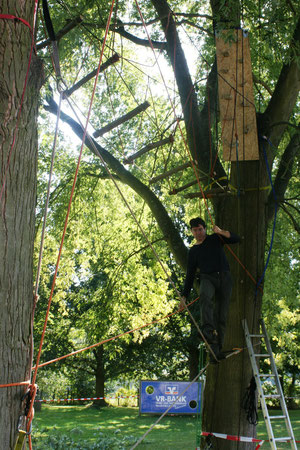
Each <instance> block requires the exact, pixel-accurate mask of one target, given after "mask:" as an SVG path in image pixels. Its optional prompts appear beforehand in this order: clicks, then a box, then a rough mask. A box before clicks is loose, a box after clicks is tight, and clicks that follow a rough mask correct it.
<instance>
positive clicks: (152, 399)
mask: <svg viewBox="0 0 300 450" xmlns="http://www.w3.org/2000/svg"><path fill="white" fill-rule="evenodd" d="M171 405H172V407H171V409H170V411H168V413H167V414H196V413H199V412H200V410H201V383H199V382H195V383H192V384H190V382H188V381H141V382H140V413H141V414H144V413H148V414H162V413H163V412H165V411H166V410H167V409H168V408H169V407H170V406H171Z"/></svg>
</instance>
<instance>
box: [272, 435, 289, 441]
mask: <svg viewBox="0 0 300 450" xmlns="http://www.w3.org/2000/svg"><path fill="white" fill-rule="evenodd" d="M291 439H292V438H291V437H290V436H288V437H278V438H274V441H278V442H284V441H291Z"/></svg>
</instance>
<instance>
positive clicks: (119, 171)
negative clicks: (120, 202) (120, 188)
mask: <svg viewBox="0 0 300 450" xmlns="http://www.w3.org/2000/svg"><path fill="white" fill-rule="evenodd" d="M47 101H48V105H44V108H45V109H46V111H49V112H51V113H52V114H57V112H58V106H57V104H56V102H55V101H54V100H53V98H52V97H48V98H47ZM60 117H61V120H63V121H64V122H66V123H67V124H68V125H69V126H70V127H71V129H72V130H73V132H74V133H75V134H76V135H77V136H78V137H79V138H80V139H82V138H83V128H82V126H81V125H80V124H79V123H78V122H76V121H75V120H74V119H72V118H71V117H70V116H68V115H67V114H65V113H64V112H62V111H61V113H60ZM85 145H86V146H87V147H88V148H89V150H90V151H91V152H92V153H94V155H95V156H97V158H100V160H101V161H103V162H104V163H105V164H106V165H107V166H108V167H109V168H110V171H112V172H113V173H114V174H115V175H116V176H118V177H119V179H120V181H121V182H122V183H124V184H126V185H127V186H129V187H131V188H132V189H133V190H134V191H135V192H136V193H137V194H138V195H139V196H140V197H141V198H142V199H143V200H144V201H145V202H146V204H147V205H148V207H149V208H150V210H151V212H152V214H153V215H154V217H155V219H156V221H157V223H158V226H159V228H160V230H161V232H162V234H163V236H165V239H166V242H167V243H168V246H169V248H170V250H171V252H172V253H173V255H174V258H175V260H176V262H177V263H178V264H179V266H180V267H181V268H182V269H183V270H185V269H186V262H187V253H188V249H187V248H186V246H185V244H184V242H183V240H182V238H181V236H180V234H179V232H178V230H177V229H176V227H175V226H174V224H173V221H172V220H171V218H170V217H169V215H168V213H167V211H166V209H165V207H164V206H163V204H162V203H161V202H160V201H159V199H158V198H157V197H156V195H155V194H154V193H153V192H152V191H151V190H150V189H149V188H148V186H146V185H145V184H143V183H142V182H141V181H140V180H139V179H138V178H136V177H135V176H134V175H133V174H132V173H130V172H129V171H128V170H126V169H125V167H124V166H123V165H122V164H121V163H120V162H119V161H118V160H117V159H116V158H115V157H114V156H113V155H111V154H110V153H109V152H108V151H107V150H106V149H104V148H103V147H102V146H101V145H100V144H98V143H97V142H96V141H95V140H94V139H93V138H92V137H91V136H87V137H86V139H85Z"/></svg>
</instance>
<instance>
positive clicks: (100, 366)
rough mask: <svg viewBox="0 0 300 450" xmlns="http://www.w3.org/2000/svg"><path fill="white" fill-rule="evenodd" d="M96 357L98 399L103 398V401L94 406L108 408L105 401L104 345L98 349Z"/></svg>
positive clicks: (96, 402)
mask: <svg viewBox="0 0 300 450" xmlns="http://www.w3.org/2000/svg"><path fill="white" fill-rule="evenodd" d="M94 356H95V358H96V371H95V375H96V397H102V398H103V400H96V401H95V402H94V404H95V405H96V406H107V403H106V401H105V400H104V384H105V372H104V359H103V345H100V347H97V348H96V349H95V350H94Z"/></svg>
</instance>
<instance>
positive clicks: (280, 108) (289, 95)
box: [264, 18, 300, 147]
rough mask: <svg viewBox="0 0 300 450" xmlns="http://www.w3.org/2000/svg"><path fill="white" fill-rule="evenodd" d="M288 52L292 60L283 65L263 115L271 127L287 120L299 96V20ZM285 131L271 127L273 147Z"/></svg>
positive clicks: (283, 127) (284, 126) (282, 128)
mask: <svg viewBox="0 0 300 450" xmlns="http://www.w3.org/2000/svg"><path fill="white" fill-rule="evenodd" d="M289 51H290V53H291V54H293V58H292V60H291V61H290V62H289V63H288V64H284V65H283V67H282V70H281V73H280V76H279V78H278V81H277V84H276V87H275V90H274V93H273V95H272V97H271V99H270V102H269V104H268V107H267V109H266V111H265V113H264V116H266V117H267V118H268V120H269V122H270V124H271V125H273V124H275V123H279V122H287V121H288V120H289V118H290V116H291V114H292V111H293V108H294V106H295V104H296V101H297V98H298V95H299V90H300V66H299V63H298V61H297V60H299V57H300V18H299V20H298V23H297V26H296V28H295V31H294V34H293V38H292V40H291V43H290V50H289ZM285 130H286V125H284V124H283V125H282V126H278V127H272V129H271V133H270V139H271V141H272V144H273V145H274V146H275V147H277V146H278V144H279V142H280V140H281V138H282V135H283V133H284V131H285Z"/></svg>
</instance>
